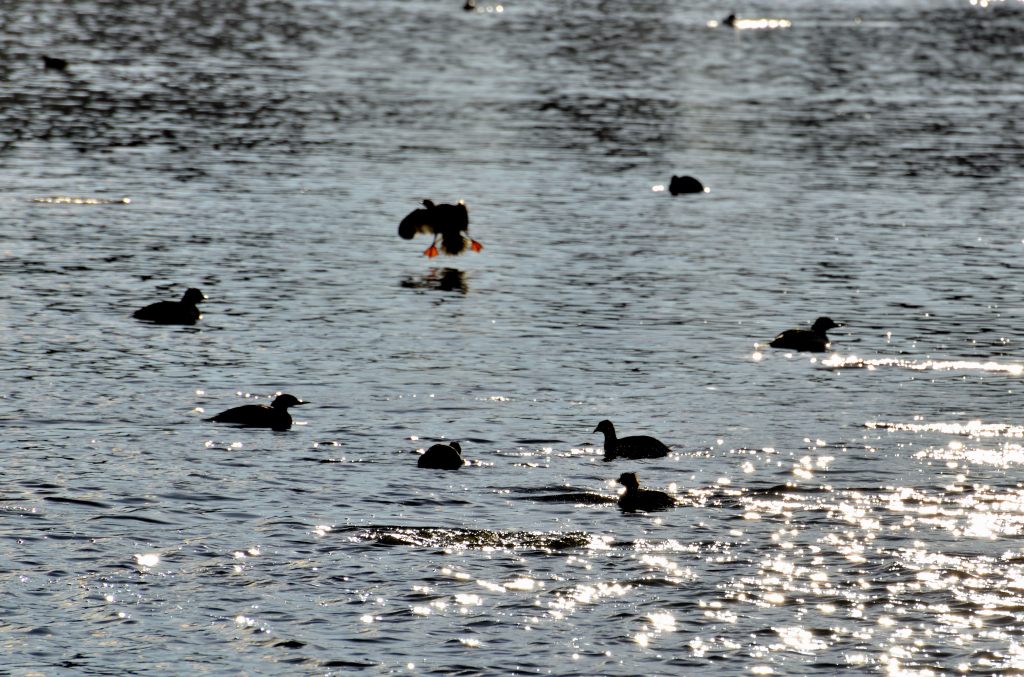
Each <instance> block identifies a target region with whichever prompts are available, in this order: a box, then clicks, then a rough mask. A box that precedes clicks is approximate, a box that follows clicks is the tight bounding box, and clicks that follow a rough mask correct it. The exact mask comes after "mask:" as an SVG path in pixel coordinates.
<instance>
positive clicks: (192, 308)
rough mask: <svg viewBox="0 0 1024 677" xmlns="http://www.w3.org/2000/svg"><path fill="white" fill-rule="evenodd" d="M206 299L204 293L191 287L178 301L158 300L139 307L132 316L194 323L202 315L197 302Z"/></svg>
mask: <svg viewBox="0 0 1024 677" xmlns="http://www.w3.org/2000/svg"><path fill="white" fill-rule="evenodd" d="M204 300H206V295H205V294H203V292H201V291H199V290H198V289H195V288H192V289H189V290H188V291H186V292H185V295H184V296H182V297H181V300H180V301H159V302H157V303H151V304H149V305H148V306H146V307H145V308H139V309H138V310H136V311H135V312H134V313H132V317H134V318H136V319H138V320H145V321H146V322H154V323H156V324H195V323H196V322H197V321H198V320H199V318H201V317H202V315H201V314H200V313H199V309H198V308H196V304H197V303H201V302H202V301H204Z"/></svg>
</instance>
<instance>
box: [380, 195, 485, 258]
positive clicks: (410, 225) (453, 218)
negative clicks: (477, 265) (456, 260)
mask: <svg viewBox="0 0 1024 677" xmlns="http://www.w3.org/2000/svg"><path fill="white" fill-rule="evenodd" d="M468 232H469V210H468V209H466V203H465V202H463V201H462V200H459V201H458V203H457V204H453V205H449V204H440V205H436V204H434V203H433V201H431V200H424V201H423V208H422V209H416V210H413V212H412V213H411V214H409V215H408V216H406V217H405V218H404V219H402V222H401V223H400V224H398V234H399V235H400V236H401V237H402V238H403V239H405V240H411V239H412V238H413V237H414V236H415V235H416V234H417V233H428V234H431V235H433V236H434V241H433V242H432V243H431V244H430V246H429V247H427V249H426V250H425V251H424V252H423V255H424V256H427V257H430V258H434V257H435V256H437V255H438V254H439V253H442V252H443V253H445V254H448V255H449V256H458V255H459V254H461V253H462V252H464V251H465V250H466V247H467V246H468V247H469V248H470V249H472V250H473V251H475V252H478V251H480V250H482V249H483V248H484V246H483V245H482V244H480V243H479V242H477V241H476V240H474V239H473V238H471V237H469V235H467V233H468ZM439 242H440V245H441V246H440V249H438V243H439Z"/></svg>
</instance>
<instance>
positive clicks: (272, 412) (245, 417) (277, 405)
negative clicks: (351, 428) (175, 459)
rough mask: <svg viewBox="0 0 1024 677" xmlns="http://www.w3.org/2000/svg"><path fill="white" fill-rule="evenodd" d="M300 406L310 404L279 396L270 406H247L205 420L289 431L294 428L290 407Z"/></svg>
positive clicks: (291, 396)
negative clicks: (289, 411)
mask: <svg viewBox="0 0 1024 677" xmlns="http://www.w3.org/2000/svg"><path fill="white" fill-rule="evenodd" d="M300 404H309V402H303V401H302V400H300V399H299V398H297V397H295V396H294V395H287V394H279V395H278V396H277V397H275V398H274V401H273V402H271V403H270V404H269V405H267V404H245V405H242V406H241V407H234V408H233V409H228V410H227V411H222V412H220V413H219V414H217V415H216V416H211V417H210V418H206V419H203V420H204V421H213V422H214V423H237V424H238V425H242V426H245V427H248V428H271V429H273V430H288V429H289V428H291V427H292V417H291V415H290V414H289V413H288V407H297V406H298V405H300Z"/></svg>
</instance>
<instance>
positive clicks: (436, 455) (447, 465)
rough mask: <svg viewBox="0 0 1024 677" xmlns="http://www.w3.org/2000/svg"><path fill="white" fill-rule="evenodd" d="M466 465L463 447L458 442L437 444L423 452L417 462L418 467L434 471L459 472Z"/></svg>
mask: <svg viewBox="0 0 1024 677" xmlns="http://www.w3.org/2000/svg"><path fill="white" fill-rule="evenodd" d="M465 463H466V462H465V461H464V460H463V459H462V447H461V446H460V445H459V443H458V442H451V443H449V444H435V445H433V446H431V447H430V448H429V449H427V450H426V451H425V452H423V454H422V455H421V456H420V458H419V460H418V461H416V465H417V466H418V467H420V468H433V469H434V470H458V469H459V468H461V467H462V466H463V465H464V464H465Z"/></svg>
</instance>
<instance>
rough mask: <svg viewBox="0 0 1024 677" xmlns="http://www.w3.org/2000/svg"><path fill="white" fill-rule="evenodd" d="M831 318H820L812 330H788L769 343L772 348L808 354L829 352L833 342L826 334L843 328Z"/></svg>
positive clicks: (812, 326)
mask: <svg viewBox="0 0 1024 677" xmlns="http://www.w3.org/2000/svg"><path fill="white" fill-rule="evenodd" d="M842 326H843V325H842V324H841V323H838V322H833V321H832V319H831V318H828V317H819V318H818V319H817V320H815V321H814V324H813V325H811V328H810V329H787V330H786V331H784V332H782V333H781V334H779V335H778V336H776V337H775V338H774V339H772V342H771V343H769V344H768V345H770V346H771V347H772V348H785V349H787V350H796V351H801V352H808V353H823V352H825V351H826V350H828V348H829V346H830V345H831V342H830V341H829V338H828V336H826V335H825V332H826V331H828V330H829V329H835V328H836V327H842Z"/></svg>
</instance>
